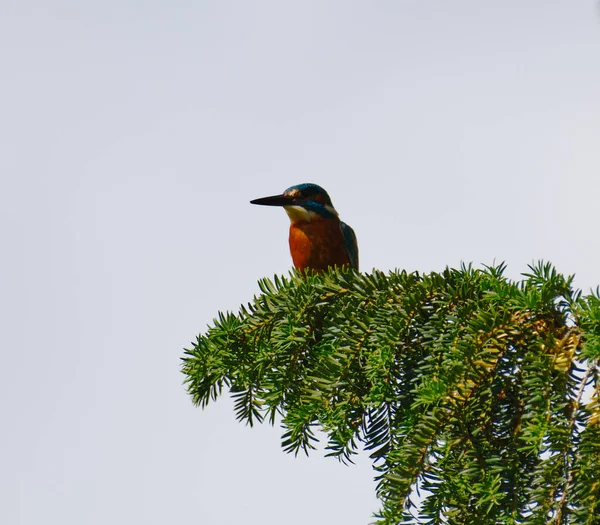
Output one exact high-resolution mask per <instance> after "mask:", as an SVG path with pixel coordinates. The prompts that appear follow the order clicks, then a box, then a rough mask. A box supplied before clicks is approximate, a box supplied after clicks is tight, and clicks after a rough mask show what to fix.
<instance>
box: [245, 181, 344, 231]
mask: <svg viewBox="0 0 600 525" xmlns="http://www.w3.org/2000/svg"><path fill="white" fill-rule="evenodd" d="M250 203H251V204H260V205H262V206H283V207H284V209H285V211H286V212H287V214H288V216H289V217H290V220H291V221H292V223H299V222H310V221H313V220H315V219H319V218H328V219H332V218H337V216H338V213H337V211H335V208H334V207H333V204H331V199H330V198H329V195H328V194H327V192H326V191H325V190H324V189H323V188H321V186H317V185H316V184H310V183H304V184H297V185H296V186H292V187H290V188H288V189H287V190H285V191H284V192H283V193H282V194H281V195H273V196H271V197H263V198H262V199H255V200H253V201H250Z"/></svg>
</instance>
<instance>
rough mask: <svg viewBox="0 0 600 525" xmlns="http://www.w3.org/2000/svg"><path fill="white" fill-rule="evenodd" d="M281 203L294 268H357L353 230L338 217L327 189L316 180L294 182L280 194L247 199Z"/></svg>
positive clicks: (319, 269) (265, 202) (356, 252)
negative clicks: (312, 182)
mask: <svg viewBox="0 0 600 525" xmlns="http://www.w3.org/2000/svg"><path fill="white" fill-rule="evenodd" d="M250 203H251V204H260V205H263V206H283V208H284V209H285V211H286V212H287V214H288V216H289V218H290V222H291V225H290V252H291V254H292V260H293V261H294V266H295V267H296V268H297V269H298V270H305V269H311V270H316V271H323V270H326V269H327V268H329V267H330V266H344V265H349V266H351V267H352V268H354V269H355V270H358V245H357V243H356V235H355V234H354V230H353V229H352V228H350V226H348V225H347V224H346V223H344V222H342V221H340V219H339V216H338V212H337V211H336V210H335V208H334V207H333V204H331V199H330V198H329V195H328V194H327V192H326V191H325V190H324V189H323V188H321V186H317V185H316V184H307V183H305V184H298V185H297V186H292V187H291V188H288V189H287V190H285V191H284V192H283V193H282V194H281V195H273V196H272V197H263V198H262V199H255V200H253V201H250Z"/></svg>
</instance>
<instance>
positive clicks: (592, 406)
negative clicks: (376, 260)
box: [183, 264, 600, 525]
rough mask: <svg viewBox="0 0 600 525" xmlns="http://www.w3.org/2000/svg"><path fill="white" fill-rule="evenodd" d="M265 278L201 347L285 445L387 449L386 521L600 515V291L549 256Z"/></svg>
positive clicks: (197, 349) (380, 469)
mask: <svg viewBox="0 0 600 525" xmlns="http://www.w3.org/2000/svg"><path fill="white" fill-rule="evenodd" d="M503 270H504V267H503V266H498V267H487V268H485V269H484V270H477V269H473V268H472V267H464V266H463V267H461V268H460V269H446V270H445V271H444V272H443V273H431V274H427V275H421V274H419V273H406V272H392V273H389V274H384V273H381V272H377V271H375V272H373V273H372V274H358V273H356V272H348V271H341V270H330V271H328V272H326V273H324V274H319V275H314V274H313V275H304V274H299V273H293V274H292V275H291V276H290V277H289V278H278V277H275V278H274V280H273V281H271V280H268V279H263V280H261V281H260V282H259V286H260V289H261V291H262V295H260V296H258V297H255V298H254V301H253V302H252V303H251V304H249V305H248V306H247V307H242V308H241V311H240V312H239V314H238V315H234V314H231V313H228V314H219V317H218V319H215V321H214V325H213V326H212V327H210V328H209V330H208V332H207V333H206V334H205V335H201V336H199V337H198V338H197V342H196V343H195V344H194V346H193V347H192V348H191V349H189V350H186V351H185V357H184V358H183V373H184V374H185V376H186V377H185V382H186V386H187V388H188V391H189V393H190V395H191V396H192V399H193V402H194V403H196V404H198V405H200V406H205V405H206V404H207V403H208V402H209V401H211V400H215V399H217V397H218V396H219V395H220V394H221V393H222V391H223V389H229V391H230V392H231V395H232V396H233V399H234V402H235V411H236V416H237V418H238V419H239V420H242V421H246V422H247V423H249V424H250V425H253V424H254V423H255V422H262V421H263V420H265V419H266V420H267V421H268V422H270V423H271V424H273V423H274V422H275V421H281V425H282V427H283V438H282V445H283V448H284V450H285V451H287V452H293V453H296V454H297V453H298V452H299V451H303V452H306V453H308V452H309V450H310V449H313V448H314V444H315V440H316V436H315V430H316V429H320V430H322V431H323V432H325V434H326V435H327V438H328V443H327V451H328V455H331V456H334V457H337V458H338V459H340V460H342V461H344V462H347V461H352V456H353V455H354V454H356V453H357V452H358V451H360V450H361V449H363V448H364V449H366V450H367V451H368V452H369V453H370V456H371V458H372V459H373V464H374V468H375V470H376V473H377V474H376V475H377V481H378V484H377V494H378V497H379V498H380V499H381V501H382V509H381V511H380V513H379V514H378V522H379V523H382V524H390V525H391V524H399V523H402V524H409V523H422V524H431V525H433V524H461V525H462V524H482V525H484V524H494V525H495V524H515V525H516V524H520V525H538V524H539V525H543V524H548V523H556V524H571V523H577V524H588V525H591V524H597V523H600V382H599V375H598V373H599V366H598V363H599V362H600V298H599V295H598V293H597V292H596V294H592V295H589V296H587V297H583V296H582V295H581V294H580V293H579V292H577V291H574V290H573V288H572V278H565V277H564V276H562V275H560V274H559V273H557V272H556V271H555V270H554V268H553V267H552V266H551V265H549V264H538V265H536V266H533V267H531V272H530V273H528V274H525V275H524V279H523V281H521V282H512V281H510V280H509V279H507V278H506V277H504V275H503Z"/></svg>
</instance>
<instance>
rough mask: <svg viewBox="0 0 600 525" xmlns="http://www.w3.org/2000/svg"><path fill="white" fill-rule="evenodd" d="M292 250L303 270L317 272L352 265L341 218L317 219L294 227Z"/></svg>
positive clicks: (291, 239) (291, 227)
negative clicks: (347, 251)
mask: <svg viewBox="0 0 600 525" xmlns="http://www.w3.org/2000/svg"><path fill="white" fill-rule="evenodd" d="M290 252H291V254H292V260H293V261H294V266H295V267H296V268H298V269H299V270H304V269H306V268H311V269H313V270H317V271H323V270H326V269H327V268H328V267H330V266H343V265H345V264H350V261H349V260H348V255H347V254H346V248H345V247H344V237H343V235H342V230H341V228H340V222H339V220H338V219H326V218H323V219H317V220H313V221H310V222H301V223H296V224H292V225H291V226H290Z"/></svg>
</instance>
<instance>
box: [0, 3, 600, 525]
mask: <svg viewBox="0 0 600 525" xmlns="http://www.w3.org/2000/svg"><path fill="white" fill-rule="evenodd" d="M0 13H1V16H0V66H1V73H2V81H1V82H0V93H1V97H0V144H1V154H0V176H1V179H0V182H1V189H2V191H1V192H0V199H1V206H0V219H1V220H0V238H1V240H2V246H3V254H2V257H1V259H0V271H1V275H2V279H1V281H0V287H1V288H0V314H1V315H2V319H3V323H2V325H3V329H2V330H1V332H0V345H1V346H0V350H1V353H0V390H1V392H0V404H1V406H0V410H1V412H0V413H1V415H2V416H1V417H2V423H3V425H2V431H1V433H0V492H1V494H2V502H1V504H0V523H2V524H6V525H40V524H44V525H53V524H57V525H58V524H60V525H82V524H83V525H87V524H90V525H106V524H116V525H121V524H123V525H129V524H132V523H135V524H144V525H162V524H170V523H190V524H201V525H212V524H219V525H234V524H235V525H238V524H240V523H244V524H248V525H276V524H277V525H280V524H282V523H285V524H286V525H301V524H302V525H305V524H306V523H311V525H321V524H323V525H324V524H330V523H340V524H341V523H343V524H345V525H366V524H367V523H369V522H370V521H371V515H372V513H373V512H374V511H376V510H377V509H378V502H377V500H376V498H375V496H374V488H375V485H374V483H373V475H374V473H373V472H372V470H371V467H370V463H369V461H368V458H367V457H366V456H364V455H363V456H361V457H359V458H358V464H357V466H355V467H346V466H343V465H341V464H339V463H338V462H337V461H336V460H333V459H329V458H324V457H323V454H322V453H320V452H319V453H315V454H313V455H312V456H311V457H310V458H305V457H298V458H294V457H293V456H289V455H286V454H285V453H284V452H282V450H281V447H280V433H281V432H280V429H279V428H277V427H276V428H271V427H267V426H264V427H257V428H253V429H250V428H248V427H246V426H244V425H243V424H241V423H238V422H237V421H235V417H234V414H233V411H232V406H231V403H230V401H229V399H228V397H227V396H225V397H224V398H223V399H222V400H220V401H219V402H218V403H216V404H213V405H210V406H209V407H208V408H207V409H206V410H201V409H199V408H196V407H194V406H193V405H192V404H191V401H190V399H189V397H188V396H187V394H186V392H185V389H184V388H183V386H182V380H183V376H182V375H181V373H180V371H179V369H180V357H181V356H182V354H183V350H182V349H183V347H185V346H188V345H189V344H190V341H192V340H193V339H194V338H195V335H196V334H197V333H199V332H202V331H204V330H205V329H206V326H207V324H209V323H211V321H212V319H213V317H215V316H216V314H217V312H218V310H233V311H237V309H238V307H239V305H240V304H242V303H245V302H247V301H248V300H250V299H251V298H252V296H253V295H254V294H256V293H258V287H257V285H256V281H257V279H259V278H261V277H263V276H272V275H273V274H276V273H277V274H282V273H286V272H287V271H288V270H289V269H290V267H291V259H290V256H289V253H288V247H287V228H288V219H287V217H286V216H285V213H284V212H283V211H282V210H279V209H274V208H262V207H256V206H251V205H250V204H249V203H248V201H249V200H251V199H254V198H257V197H262V196H266V195H272V194H275V193H279V192H281V191H282V190H284V189H285V188H287V187H288V186H291V185H293V184H297V183H300V182H316V183H318V184H320V185H322V186H323V187H325V188H326V189H327V190H328V191H329V193H330V195H331V197H332V199H333V203H334V205H335V206H336V208H337V209H338V211H339V213H340V215H341V217H342V219H343V220H345V221H346V222H348V223H349V224H350V225H351V226H352V227H353V228H354V230H355V231H356V234H357V236H358V242H359V246H360V256H361V269H362V270H363V271H370V270H371V269H372V268H378V269H381V270H390V269H393V268H406V269H408V270H411V271H412V270H419V271H426V272H427V271H434V270H442V269H443V268H444V267H445V266H446V265H450V266H457V265H459V264H460V262H461V261H465V262H469V261H472V262H473V263H475V264H476V265H481V264H492V263H493V262H494V261H496V262H500V261H506V262H507V263H508V274H509V275H510V276H511V277H513V278H518V277H519V274H520V273H521V272H523V271H526V270H527V264H528V263H531V262H533V261H536V260H539V259H544V260H548V261H552V262H553V263H554V264H555V265H556V266H557V268H558V270H559V271H561V272H564V273H576V274H577V279H576V284H577V285H578V286H580V287H582V288H584V289H585V290H588V289H589V288H590V287H595V286H596V285H598V284H600V271H599V263H598V262H599V259H600V241H599V237H600V235H599V233H598V230H599V229H600V219H599V218H598V215H599V214H598V205H599V199H600V16H599V12H598V6H597V3H596V2H595V1H594V0H504V1H502V2H492V1H482V0H452V1H448V0H438V1H427V0H395V1H392V0H387V1H383V0H382V1H373V2H366V1H363V2H357V1H351V0H345V1H341V0H339V1H329V0H318V1H317V0H301V1H300V0H286V1H274V0H271V1H266V0H265V1H252V0H244V1H223V0H221V1H201V0H196V1H174V2H158V1H148V2H132V1H130V0H119V1H115V0H105V1H102V2H81V1H80V0H77V1H76V0H72V1H48V0H37V1H27V0H19V1H16V0H15V1H10V0H4V1H3V2H2V4H1V10H0Z"/></svg>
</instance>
